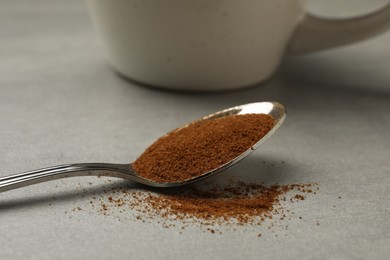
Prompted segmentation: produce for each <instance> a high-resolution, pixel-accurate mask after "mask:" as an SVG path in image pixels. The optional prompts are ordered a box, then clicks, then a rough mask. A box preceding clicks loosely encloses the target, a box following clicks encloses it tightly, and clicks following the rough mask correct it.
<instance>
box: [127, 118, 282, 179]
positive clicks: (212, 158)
mask: <svg viewBox="0 0 390 260" xmlns="http://www.w3.org/2000/svg"><path fill="white" fill-rule="evenodd" d="M274 123H275V122H274V119H273V118H272V117H271V116H269V115H266V114H245V115H231V116H226V117H221V118H216V119H211V120H204V121H199V122H195V123H192V124H190V125H188V126H186V127H183V128H178V129H176V130H173V131H172V132H170V133H168V134H167V135H165V136H163V137H161V138H160V139H158V140H157V141H156V142H154V143H153V144H152V145H151V146H150V147H149V148H147V149H146V150H145V152H144V153H143V154H141V156H140V157H139V158H138V159H137V160H136V161H135V162H134V164H133V168H134V170H135V171H136V172H137V173H138V174H139V175H140V176H142V177H144V178H146V179H150V180H153V181H156V182H181V181H185V180H188V179H191V178H194V177H197V176H200V175H203V174H204V173H207V172H209V171H211V170H213V169H216V168H219V167H220V166H222V165H224V164H226V163H228V162H229V161H231V160H232V159H234V158H236V157H237V156H239V155H241V154H242V153H243V152H245V151H246V150H248V149H250V148H251V147H252V146H253V145H254V144H256V143H257V142H258V141H259V140H260V139H261V138H262V137H264V136H265V135H266V134H267V133H268V132H269V131H270V130H271V129H272V127H273V126H274Z"/></svg>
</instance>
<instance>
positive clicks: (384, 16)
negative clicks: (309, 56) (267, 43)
mask: <svg viewBox="0 0 390 260" xmlns="http://www.w3.org/2000/svg"><path fill="white" fill-rule="evenodd" d="M388 29H390V4H387V5H386V6H385V7H384V8H382V9H380V10H379V11H376V12H374V13H371V14H367V15H363V16H361V17H357V18H350V19H326V18H320V17H316V16H313V15H311V14H306V16H305V18H304V19H303V20H302V22H301V23H300V24H299V26H298V28H297V29H296V31H295V33H294V34H293V36H292V38H291V41H290V43H289V46H288V49H287V52H288V53H289V54H304V53H308V52H314V51H319V50H324V49H329V48H333V47H337V46H341V45H346V44H350V43H353V42H357V41H361V40H364V39H367V38H370V37H373V36H375V35H378V34H380V33H383V32H385V31H387V30H388Z"/></svg>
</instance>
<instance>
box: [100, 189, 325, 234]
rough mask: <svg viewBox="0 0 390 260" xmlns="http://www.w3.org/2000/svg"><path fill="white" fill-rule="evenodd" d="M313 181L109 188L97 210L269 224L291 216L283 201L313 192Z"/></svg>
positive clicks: (208, 222) (207, 223) (175, 221)
mask: <svg viewBox="0 0 390 260" xmlns="http://www.w3.org/2000/svg"><path fill="white" fill-rule="evenodd" d="M315 186H317V184H314V183H308V184H285V185H281V184H274V185H271V186H265V185H262V184H253V183H244V182H236V183H234V184H230V185H224V186H221V185H220V184H206V183H203V184H202V185H196V186H194V185H192V186H186V188H182V189H174V190H159V192H158V193H156V192H152V191H145V190H133V189H127V188H126V187H123V188H121V189H119V190H120V192H115V193H113V192H114V191H112V194H110V196H109V197H108V200H106V199H102V198H101V199H100V204H101V205H100V206H101V208H100V212H101V213H102V214H103V215H106V214H110V212H111V213H114V212H115V211H118V210H119V212H124V211H127V210H129V211H131V212H132V214H131V215H132V216H133V217H135V219H136V220H140V221H142V222H145V221H146V220H148V219H155V220H157V221H158V222H159V223H161V224H162V225H163V226H164V227H174V226H175V227H177V226H179V227H180V226H181V227H182V228H184V227H186V226H193V225H194V224H199V225H200V227H201V228H202V227H211V226H212V227H213V230H215V229H218V226H233V227H234V226H237V225H239V226H241V225H246V226H248V225H252V226H253V225H261V224H262V223H263V221H264V220H266V219H268V220H270V221H273V222H271V226H273V223H274V221H282V220H284V219H286V218H291V217H293V216H294V213H293V212H292V211H291V210H286V209H285V206H286V204H287V203H294V202H300V201H302V200H305V199H306V196H305V194H315V192H314V191H313V190H314V188H315ZM115 190H117V191H118V188H115ZM316 190H318V187H316ZM297 195H299V196H297ZM126 215H128V214H126ZM123 216H125V215H122V217H123ZM295 217H296V218H298V217H299V216H295ZM299 218H300V217H299ZM300 219H301V218H300ZM207 230H209V229H207ZM209 231H210V232H212V231H211V230H209Z"/></svg>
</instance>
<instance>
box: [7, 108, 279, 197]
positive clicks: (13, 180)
mask: <svg viewBox="0 0 390 260" xmlns="http://www.w3.org/2000/svg"><path fill="white" fill-rule="evenodd" d="M237 114H239V115H242V114H269V115H271V116H272V117H273V118H274V120H275V125H274V127H273V128H272V129H271V130H270V131H269V132H268V133H267V134H266V135H265V136H264V137H263V138H261V139H260V140H259V141H258V142H257V143H256V144H255V145H254V146H252V147H251V148H250V149H248V150H247V151H245V152H244V153H242V154H241V155H240V156H237V157H236V158H235V159H233V160H231V161H230V162H228V163H226V164H224V165H222V166H220V167H219V168H216V169H214V170H212V171H209V172H205V173H204V174H203V175H201V176H198V177H195V178H192V179H189V180H186V181H182V182H170V183H158V182H154V181H151V180H148V179H145V178H143V177H141V176H139V175H138V174H137V172H135V170H134V169H133V168H132V165H131V164H110V163H80V164H66V165H60V166H53V167H48V168H43V169H39V170H35V171H28V172H24V173H20V174H15V175H11V176H8V177H3V178H0V192H3V191H8V190H12V189H17V188H21V187H24V186H28V185H31V184H36V183H41V182H45V181H51V180H57V179H62V178H67V177H76V176H109V177H117V178H122V179H126V180H130V181H134V182H138V183H142V184H145V185H148V186H153V187H177V186H182V185H185V184H189V183H192V182H195V181H199V180H201V179H204V178H207V177H210V176H212V175H214V174H216V173H219V172H221V171H223V170H225V169H227V168H228V167H230V166H232V165H233V164H236V163H237V162H239V161H240V160H242V159H243V158H244V157H246V156H248V155H249V154H250V153H252V152H253V151H254V150H255V149H257V148H259V146H260V145H261V144H263V143H264V142H265V141H266V140H267V139H268V138H269V137H270V136H271V135H272V134H273V133H274V132H275V131H276V130H277V129H278V128H279V126H280V125H281V124H282V123H283V121H284V119H285V117H286V111H285V109H284V107H283V105H282V104H280V103H277V102H259V103H251V104H246V105H241V106H236V107H232V108H228V109H225V110H222V111H219V112H217V113H214V114H211V115H208V116H206V117H203V118H201V119H199V120H197V121H200V120H211V119H214V118H220V117H225V116H229V115H237ZM184 127H185V126H184Z"/></svg>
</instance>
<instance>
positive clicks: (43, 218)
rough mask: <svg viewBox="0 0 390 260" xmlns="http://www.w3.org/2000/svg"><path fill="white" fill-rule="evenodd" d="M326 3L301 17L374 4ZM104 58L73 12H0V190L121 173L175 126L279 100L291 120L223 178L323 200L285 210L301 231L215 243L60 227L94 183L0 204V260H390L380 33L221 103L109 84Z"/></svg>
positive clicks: (87, 217)
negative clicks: (68, 172) (42, 171)
mask: <svg viewBox="0 0 390 260" xmlns="http://www.w3.org/2000/svg"><path fill="white" fill-rule="evenodd" d="M336 2H337V1H315V2H312V4H311V8H313V10H316V11H321V10H324V12H326V13H331V12H332V10H334V13H335V15H340V14H346V13H347V14H354V13H353V12H356V13H357V12H360V11H362V10H365V9H370V8H371V9H372V8H375V7H376V6H379V5H380V4H381V3H384V2H385V1H344V3H340V5H336V4H335V3H336ZM352 2H353V5H351V3H352ZM327 4H328V5H327ZM343 10H344V12H343ZM102 50H103V47H102V46H101V43H100V42H99V40H97V37H96V35H95V34H94V31H93V29H92V27H91V24H90V22H89V20H88V17H87V14H86V10H85V7H84V5H83V3H82V2H79V1H74V0H72V1H65V0H63V1H52V0H51V1H49V0H45V1H43V0H39V1H28V0H24V1H22V0H18V1H14V0H7V1H5V0H1V1H0V111H1V113H0V154H1V156H0V176H5V175H8V174H12V173H17V172H20V171H25V170H29V169H36V168H40V167H44V166H48V165H56V164H63V163H73V162H91V161H100V162H129V161H131V160H134V159H135V158H136V157H137V155H138V154H139V153H140V152H141V151H142V150H143V149H144V148H145V147H146V146H148V145H149V144H150V143H151V142H152V141H153V140H154V139H155V138H157V137H159V136H160V135H161V134H163V133H165V132H166V131H168V130H170V129H172V128H174V127H176V126H178V125H180V124H182V123H185V122H187V121H190V120H192V119H195V118H197V117H199V116H203V115H205V114H208V113H211V112H214V111H217V110H220V109H223V108H226V107H230V106H233V105H237V104H242V103H248V102H254V101H263V100H277V101H280V102H282V103H284V104H285V105H286V107H287V109H288V113H289V114H288V118H287V120H286V122H285V125H284V126H283V127H282V128H281V129H280V131H279V132H278V133H276V134H275V136H274V138H272V139H271V140H269V141H268V142H267V143H266V144H265V145H264V146H263V148H262V149H261V150H260V151H257V152H256V153H254V154H253V155H252V156H251V157H249V158H248V159H246V160H244V161H243V162H242V163H241V164H240V165H238V166H237V167H234V168H232V169H231V170H229V171H228V172H227V173H226V176H229V175H230V176H235V177H236V178H237V179H240V180H244V179H251V180H257V181H265V182H266V183H274V182H280V183H295V182H318V183H319V187H320V192H319V193H318V194H317V195H314V196H309V197H308V199H307V200H305V201H303V202H301V203H298V204H289V205H287V207H288V208H291V210H293V211H294V212H295V214H296V215H297V216H302V220H300V219H298V218H296V217H295V218H292V219H291V220H285V221H284V222H283V221H280V222H278V221H275V227H274V228H273V229H268V228H267V225H264V226H261V227H257V228H253V227H245V226H244V227H239V228H238V229H237V230H236V231H233V230H232V229H229V228H227V229H226V230H225V231H224V232H223V234H222V235H219V234H214V235H212V234H210V233H208V232H204V231H202V230H200V229H199V228H198V227H196V226H194V227H190V228H188V229H186V230H185V231H183V233H182V234H180V231H181V230H179V229H178V228H169V229H166V228H163V227H162V226H161V225H160V224H158V223H155V222H150V223H149V222H147V223H140V222H137V221H132V220H131V216H129V219H128V220H127V219H126V218H125V219H123V214H122V215H121V216H119V215H120V214H121V213H119V212H117V213H115V214H111V215H110V216H104V215H101V214H99V213H98V212H97V211H88V210H81V211H76V212H71V213H68V214H66V213H65V212H66V211H71V210H72V209H73V208H74V207H77V206H81V207H84V206H86V205H87V204H88V202H89V198H88V196H85V197H83V189H86V190H87V191H88V192H91V191H93V192H97V193H98V194H99V192H100V193H101V185H103V184H105V183H106V181H105V180H103V179H95V178H86V179H82V178H78V179H67V180H60V181H55V182H51V183H46V184H39V185H36V186H30V187H28V188H24V189H20V190H15V191H11V192H6V193H2V194H0V259H243V258H246V259H260V258H264V259H298V258H299V259H389V257H390V222H389V215H390V214H389V208H390V202H389V195H390V160H389V159H390V152H389V146H390V34H389V33H387V34H385V35H383V36H381V37H377V38H375V39H373V40H370V41H366V42H364V43H361V44H357V45H354V46H351V47H347V48H340V49H337V50H332V51H328V52H323V53H319V54H315V55H310V56H305V57H299V58H294V59H288V60H286V61H285V63H284V64H283V65H282V66H281V68H280V71H279V73H278V74H277V75H275V76H274V77H273V79H271V80H270V81H268V82H267V83H266V84H263V85H261V86H257V87H254V88H250V89H245V90H242V91H236V92H229V93H220V94H183V93H174V92H164V91H158V90H154V89H149V88H144V87H140V86H136V85H134V84H132V83H129V82H127V81H125V80H124V79H123V78H120V77H118V76H117V75H116V74H115V73H113V71H112V70H111V69H110V68H109V66H108V65H107V64H106V63H105V61H104V55H103V53H102ZM263 161H265V162H266V163H265V164H263V163H262V162H263ZM281 161H285V163H284V164H281ZM272 165H274V166H272ZM89 182H91V183H92V185H90V184H89ZM339 196H340V197H341V199H339V198H338V197H339ZM53 197H54V198H53ZM116 214H117V215H118V216H117V215H116ZM126 214H130V215H131V213H126ZM317 221H318V222H319V223H320V225H319V226H318V225H316V222H317ZM286 225H288V229H287V230H285V229H284V228H283V227H284V226H286ZM258 233H262V236H261V237H260V238H258V237H257V234H258Z"/></svg>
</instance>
